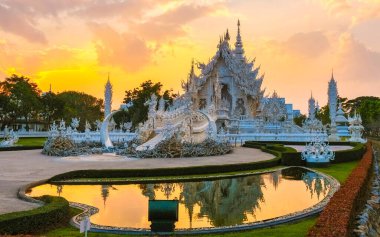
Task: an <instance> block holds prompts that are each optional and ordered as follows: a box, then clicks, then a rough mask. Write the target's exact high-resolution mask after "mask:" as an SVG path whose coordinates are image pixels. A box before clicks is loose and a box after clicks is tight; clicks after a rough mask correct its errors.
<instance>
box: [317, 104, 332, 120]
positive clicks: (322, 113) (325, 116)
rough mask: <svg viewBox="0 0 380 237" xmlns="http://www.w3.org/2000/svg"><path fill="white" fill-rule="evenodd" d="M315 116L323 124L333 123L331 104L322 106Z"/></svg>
mask: <svg viewBox="0 0 380 237" xmlns="http://www.w3.org/2000/svg"><path fill="white" fill-rule="evenodd" d="M315 117H316V118H317V119H319V120H320V121H321V122H322V124H329V123H331V119H330V107H329V105H328V104H327V105H325V106H323V107H322V108H320V109H319V110H318V111H317V114H316V115H315Z"/></svg>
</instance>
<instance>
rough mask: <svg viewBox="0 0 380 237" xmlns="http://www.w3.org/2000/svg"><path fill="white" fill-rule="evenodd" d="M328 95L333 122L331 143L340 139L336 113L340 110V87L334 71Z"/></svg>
mask: <svg viewBox="0 0 380 237" xmlns="http://www.w3.org/2000/svg"><path fill="white" fill-rule="evenodd" d="M327 95H328V103H329V109H330V121H331V123H330V136H329V141H339V140H340V138H339V137H338V134H337V128H336V111H337V108H338V86H337V82H336V80H335V79H334V71H333V72H331V79H330V81H329V85H328V91H327Z"/></svg>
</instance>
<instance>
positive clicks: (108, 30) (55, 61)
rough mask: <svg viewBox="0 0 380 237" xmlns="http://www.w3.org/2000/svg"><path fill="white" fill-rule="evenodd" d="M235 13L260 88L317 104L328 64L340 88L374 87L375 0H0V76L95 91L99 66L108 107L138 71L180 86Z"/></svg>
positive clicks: (378, 87)
mask: <svg viewBox="0 0 380 237" xmlns="http://www.w3.org/2000/svg"><path fill="white" fill-rule="evenodd" d="M238 19H240V21H241V33H242V38H243V43H244V48H245V53H246V57H247V58H250V59H253V58H255V57H256V63H257V65H261V73H265V79H264V83H263V86H264V87H265V88H266V91H267V94H269V93H272V92H273V90H276V91H277V93H278V94H279V95H280V96H282V97H285V98H286V100H287V102H288V103H289V102H290V103H293V104H294V106H295V108H299V109H301V110H302V111H303V112H305V111H306V108H307V99H308V98H309V97H310V93H311V91H312V92H313V95H314V97H315V98H316V99H317V100H318V101H319V103H320V104H321V105H324V104H326V101H327V82H328V81H329V79H330V77H331V70H332V68H334V75H335V79H336V80H337V81H338V90H339V94H340V95H341V96H343V97H349V98H355V97H357V96H361V95H374V96H380V0H367V1H365V0H351V1H348V0H347V1H346V0H336V1H334V0H287V1H285V0H250V1H242V0H230V1H223V0H220V1H219V0H215V1H208V0H207V1H206V0H199V1H186V0H178V1H168V0H163V1H153V0H125V1H122V0H104V1H101V0H54V1H53V0H0V80H3V79H4V78H5V77H6V76H8V75H10V74H12V73H16V74H23V75H26V76H28V77H30V78H32V79H33V80H34V81H35V82H37V83H38V85H39V86H40V88H41V89H42V90H43V91H46V90H48V89H49V85H50V84H51V85H52V89H53V91H54V92H62V91H65V90H77V91H83V92H86V93H89V94H92V95H94V96H97V97H100V98H102V97H103V93H104V92H103V91H104V83H105V82H106V80H107V74H108V72H109V73H110V75H111V82H112V83H113V86H114V87H113V88H114V104H113V106H114V108H117V107H118V105H119V104H120V103H121V102H122V99H123V97H124V91H125V90H127V89H132V88H134V87H136V86H138V85H139V84H140V83H141V82H143V81H145V80H148V79H150V80H152V81H155V82H157V81H160V82H161V83H162V84H164V87H165V89H169V88H173V90H174V91H175V92H177V91H181V89H180V82H181V80H183V79H185V78H186V76H187V74H188V72H189V70H190V64H191V60H192V59H193V58H194V60H195V61H200V62H207V61H208V59H209V58H211V57H212V56H213V55H214V54H215V51H216V46H217V43H218V42H219V36H220V35H222V34H224V32H225V31H226V29H227V28H228V29H229V31H230V34H231V39H232V40H231V43H234V42H235V37H236V31H237V26H236V23H237V20H238Z"/></svg>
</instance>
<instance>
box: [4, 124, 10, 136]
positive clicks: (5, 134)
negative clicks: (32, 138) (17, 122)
mask: <svg viewBox="0 0 380 237" xmlns="http://www.w3.org/2000/svg"><path fill="white" fill-rule="evenodd" d="M8 135H9V128H8V125H5V127H4V137H6V136H8Z"/></svg>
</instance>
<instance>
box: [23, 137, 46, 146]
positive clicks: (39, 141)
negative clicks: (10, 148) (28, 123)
mask: <svg viewBox="0 0 380 237" xmlns="http://www.w3.org/2000/svg"><path fill="white" fill-rule="evenodd" d="M45 141H46V138H45V137H23V138H20V139H19V140H18V142H17V145H19V146H43V145H44V143H45Z"/></svg>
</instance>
